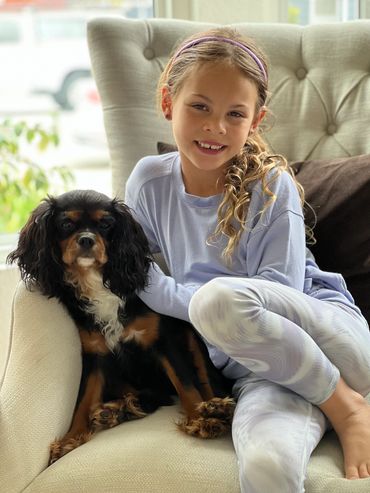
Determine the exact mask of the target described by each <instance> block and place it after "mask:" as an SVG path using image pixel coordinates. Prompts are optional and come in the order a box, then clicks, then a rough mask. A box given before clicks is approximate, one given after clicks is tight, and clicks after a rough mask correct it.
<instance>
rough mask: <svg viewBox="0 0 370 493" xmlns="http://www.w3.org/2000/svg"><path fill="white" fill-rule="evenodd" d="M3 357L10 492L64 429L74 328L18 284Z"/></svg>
mask: <svg viewBox="0 0 370 493" xmlns="http://www.w3.org/2000/svg"><path fill="white" fill-rule="evenodd" d="M1 330H4V328H2V329H1ZM6 330H8V328H6ZM3 350H4V351H5V348H3ZM0 351H1V348H0ZM5 359H6V363H5V371H4V375H3V377H2V379H1V376H0V443H1V455H0V491H7V492H8V493H13V492H19V491H21V490H23V488H25V487H26V486H27V485H28V484H29V483H30V482H31V481H32V480H33V479H34V478H35V477H36V476H37V475H38V474H39V473H40V472H41V471H42V470H43V469H45V467H46V466H47V461H48V455H49V445H50V443H51V442H52V441H53V440H54V439H55V438H56V437H58V436H62V435H63V434H64V433H66V432H67V431H68V428H69V425H70V421H71V417H72V414H73V410H74V406H75V402H76V398H77V393H78V387H79V382H80V378H81V366H82V365H81V345H80V339H79V336H78V331H77V329H76V326H75V324H74V322H73V321H72V319H71V318H70V317H69V315H68V313H67V311H66V310H65V309H64V307H63V306H62V305H61V304H60V303H58V301H57V300H55V299H48V298H46V297H45V296H42V295H41V294H40V293H39V292H38V291H32V292H31V291H28V290H27V289H26V287H25V285H24V283H23V282H20V283H19V284H18V286H17V289H16V292H15V295H14V300H13V307H12V320H11V327H10V343H9V346H8V348H7V354H6V356H5Z"/></svg>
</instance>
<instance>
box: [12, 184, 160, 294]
mask: <svg viewBox="0 0 370 493" xmlns="http://www.w3.org/2000/svg"><path fill="white" fill-rule="evenodd" d="M8 262H17V263H18V265H19V267H20V270H21V275H22V278H23V279H24V280H25V281H26V282H27V283H36V284H37V286H38V287H39V288H40V290H41V292H42V293H43V294H45V295H47V296H58V293H60V289H62V285H63V284H64V280H65V272H66V271H69V272H72V271H73V270H75V271H76V272H78V271H83V270H84V269H96V270H98V271H99V272H101V273H102V276H103V282H104V284H105V285H106V286H107V287H109V288H110V289H111V290H112V291H113V292H114V293H115V294H117V295H118V296H120V297H125V296H128V295H130V294H132V293H133V292H135V290H140V289H143V288H144V287H145V285H146V280H147V273H148V269H149V265H150V262H151V258H150V251H149V245H148V241H147V239H146V236H145V235H144V232H143V230H142V228H141V226H140V225H139V224H138V223H137V221H135V219H134V218H133V217H132V215H131V213H130V210H129V208H128V207H127V206H126V205H125V204H124V203H123V202H122V201H120V200H118V199H113V200H112V199H110V198H108V197H107V196H106V195H104V194H101V193H98V192H95V191H92V190H74V191H72V192H67V193H64V194H63V195H60V196H59V197H48V198H46V199H44V200H43V201H42V202H41V204H40V205H39V206H38V207H37V208H36V209H35V210H34V211H33V212H32V214H31V216H30V218H29V220H28V222H27V223H26V225H25V226H24V227H23V229H22V230H21V232H20V237H19V242H18V247H17V248H16V250H14V251H13V252H12V253H11V254H10V255H9V256H8Z"/></svg>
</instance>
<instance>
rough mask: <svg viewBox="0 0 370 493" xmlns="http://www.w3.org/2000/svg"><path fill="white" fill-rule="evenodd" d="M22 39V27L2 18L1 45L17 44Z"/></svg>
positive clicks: (0, 26) (0, 22) (0, 21)
mask: <svg viewBox="0 0 370 493" xmlns="http://www.w3.org/2000/svg"><path fill="white" fill-rule="evenodd" d="M20 37H21V35H20V26H19V25H18V23H17V22H15V21H11V20H9V21H7V20H1V18H0V43H16V42H18V41H20Z"/></svg>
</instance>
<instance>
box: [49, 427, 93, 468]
mask: <svg viewBox="0 0 370 493" xmlns="http://www.w3.org/2000/svg"><path fill="white" fill-rule="evenodd" d="M92 436H93V433H92V432H86V433H81V434H80V435H77V436H75V437H65V438H62V439H61V440H55V441H54V442H52V444H51V445H50V455H49V463H48V465H49V466H50V465H51V464H53V463H54V462H56V461H57V460H58V459H60V458H61V457H63V456H64V455H66V454H68V452H71V451H72V450H74V449H75V448H77V447H79V446H80V445H82V444H84V443H86V442H88V441H89V440H90V439H91V438H92Z"/></svg>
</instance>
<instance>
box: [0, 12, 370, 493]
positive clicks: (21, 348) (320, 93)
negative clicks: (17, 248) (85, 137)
mask: <svg viewBox="0 0 370 493" xmlns="http://www.w3.org/2000/svg"><path fill="white" fill-rule="evenodd" d="M209 26H210V25H209V24H208V25H207V24H201V23H196V22H188V21H175V20H164V19H151V20H146V21H132V20H125V19H120V18H104V19H95V20H93V21H90V23H89V26H88V42H89V48H90V55H91V60H92V67H93V73H94V77H95V80H96V83H97V87H98V90H99V93H100V96H101V100H102V105H103V113H104V121H105V128H106V132H107V137H108V145H109V151H110V155H111V164H112V173H113V194H114V195H118V196H121V197H123V194H124V185H125V181H126V179H127V177H128V175H129V173H130V171H131V170H132V168H133V166H134V165H135V163H136V162H137V161H138V160H139V159H140V157H142V156H144V155H147V154H153V153H156V149H157V142H158V141H162V142H171V141H172V136H171V131H170V126H169V124H168V123H167V122H166V121H165V120H164V119H163V118H161V116H160V115H159V114H158V112H157V110H156V103H155V96H154V92H155V86H156V81H157V79H158V76H159V74H160V71H161V69H162V68H163V66H164V62H165V60H166V58H167V57H168V56H169V53H170V51H171V50H172V48H173V46H174V44H176V43H177V41H178V40H179V39H181V38H183V37H185V36H188V35H189V34H191V33H192V32H195V31H199V30H203V29H205V28H208V27H209ZM236 27H237V28H238V29H240V30H242V31H244V32H245V33H248V34H249V35H250V36H252V37H255V38H256V39H257V41H258V42H259V43H260V44H261V45H262V47H263V48H264V49H265V51H266V52H267V54H268V55H269V58H270V61H271V86H270V87H271V91H272V96H271V100H270V105H269V106H270V108H271V110H272V112H273V113H274V119H275V120H276V122H277V123H276V125H275V126H273V127H272V129H271V130H269V131H268V132H267V134H266V137H267V140H268V142H269V144H270V145H271V147H272V148H273V149H274V150H275V151H276V152H280V153H282V154H284V155H285V156H286V157H287V158H288V159H289V160H290V161H305V160H308V159H310V160H313V159H314V160H316V159H319V158H320V159H323V158H327V159H329V158H330V159H331V158H336V157H337V158H339V157H343V158H346V157H350V156H358V155H363V154H369V153H370V139H369V138H368V129H369V127H370V97H369V94H370V77H369V75H370V55H369V46H370V22H368V21H354V22H348V23H341V24H332V25H325V26H323V25H321V26H308V27H301V26H291V25H273V24H270V25H263V24H246V23H242V24H237V25H236ZM341 162H342V161H341V160H339V161H337V163H339V164H338V166H340V163H341ZM367 164H368V166H367V168H366V170H367V171H368V170H370V160H369V161H368V163H367ZM318 166H319V165H318ZM364 169H365V168H364ZM320 173H321V171H320V168H319V167H318V174H319V175H320ZM366 176H369V174H368V173H367V175H366ZM366 184H367V186H368V184H369V181H368V182H366ZM367 210H368V209H367ZM362 212H363V211H359V214H361V213H362ZM367 265H368V266H369V264H367ZM367 272H368V270H367ZM365 274H366V272H365ZM361 275H362V274H361ZM1 330H2V331H4V330H5V331H7V334H8V336H6V337H4V338H2V340H4V341H8V342H7V343H6V344H5V345H4V346H3V347H1V348H0V351H1V353H2V354H1V358H0V361H1V360H2V359H4V361H5V369H4V372H3V375H1V374H0V443H1V455H0V491H4V492H5V491H6V492H7V493H19V492H25V493H43V492H45V493H46V492H47V493H50V492H53V493H77V492H79V493H80V492H88V493H104V492H106V493H112V492H121V491H127V492H133V493H141V492H142V493H145V492H149V491H150V492H158V493H166V492H167V493H173V492H174V491H176V492H178V493H188V492H190V491H191V492H194V493H195V492H199V493H200V492H202V493H204V492H207V491H212V492H213V493H217V492H219V493H225V492H227V493H234V492H235V493H237V492H238V491H240V490H239V482H238V468H237V464H236V457H235V454H234V451H233V445H232V441H231V438H230V437H229V436H226V437H223V438H219V439H215V440H206V441H204V440H200V439H197V438H192V437H189V436H186V435H183V434H181V433H179V432H178V431H177V430H176V427H175V425H174V421H175V420H176V418H177V416H178V413H179V407H178V406H176V405H175V406H171V407H165V408H161V409H160V410H158V411H157V412H156V413H154V414H153V415H150V416H148V417H146V418H145V419H143V420H138V421H132V422H128V423H124V424H122V425H120V426H118V427H116V428H113V429H110V430H106V431H104V432H101V433H99V434H98V435H96V436H95V437H94V438H93V439H92V440H91V441H90V442H88V443H86V444H84V445H83V446H81V447H79V448H78V449H76V450H74V451H72V452H71V453H69V454H67V455H66V456H64V457H63V458H62V459H60V460H59V461H57V462H56V463H54V464H53V465H52V466H50V467H47V460H48V447H49V444H50V442H51V441H52V440H53V439H54V438H55V437H56V436H61V435H63V434H64V433H65V432H66V431H67V429H68V427H69V423H70V420H71V417H72V413H73V408H74V403H75V400H76V397H77V392H78V381H79V376H80V374H81V361H80V343H79V338H78V334H77V331H76V330H75V327H74V325H73V322H72V321H71V320H70V318H69V317H68V315H67V313H66V311H65V310H64V308H63V307H62V306H61V305H59V304H58V303H57V302H56V301H55V300H53V299H51V300H49V299H46V298H44V297H43V296H41V295H40V294H39V293H38V292H37V291H35V292H29V291H27V290H26V289H25V286H24V284H23V283H19V284H18V287H17V289H16V292H15V295H14V301H13V308H12V320H11V323H10V326H9V325H8V324H7V325H6V327H1ZM305 487H306V491H307V493H324V492H325V493H366V492H368V491H370V479H364V480H359V481H355V482H354V481H348V480H345V479H343V464H342V453H341V449H340V446H339V443H338V441H337V438H336V436H335V434H334V433H333V432H329V433H327V434H326V436H325V437H324V438H323V440H322V441H321V443H320V444H319V446H318V447H317V448H316V450H315V451H314V453H313V455H312V458H311V460H310V463H309V468H308V476H307V479H306V483H305Z"/></svg>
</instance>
